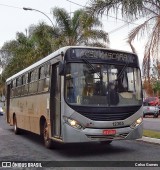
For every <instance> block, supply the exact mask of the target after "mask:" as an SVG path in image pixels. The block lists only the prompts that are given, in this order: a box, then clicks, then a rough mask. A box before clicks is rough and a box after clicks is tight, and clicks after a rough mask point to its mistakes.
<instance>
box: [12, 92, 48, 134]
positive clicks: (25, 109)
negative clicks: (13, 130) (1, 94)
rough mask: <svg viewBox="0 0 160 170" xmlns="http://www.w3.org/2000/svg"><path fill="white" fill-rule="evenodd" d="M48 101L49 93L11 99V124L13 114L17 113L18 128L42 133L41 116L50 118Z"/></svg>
mask: <svg viewBox="0 0 160 170" xmlns="http://www.w3.org/2000/svg"><path fill="white" fill-rule="evenodd" d="M48 101H49V94H48V93H44V94H41V95H33V96H32V95H31V96H26V97H20V98H13V99H11V103H10V108H11V109H10V113H11V114H10V119H11V125H13V114H14V113H15V115H16V118H17V126H18V128H20V129H24V130H28V131H31V132H33V133H36V134H40V118H41V116H44V117H45V118H46V120H48V119H49V111H48V110H47V102H48Z"/></svg>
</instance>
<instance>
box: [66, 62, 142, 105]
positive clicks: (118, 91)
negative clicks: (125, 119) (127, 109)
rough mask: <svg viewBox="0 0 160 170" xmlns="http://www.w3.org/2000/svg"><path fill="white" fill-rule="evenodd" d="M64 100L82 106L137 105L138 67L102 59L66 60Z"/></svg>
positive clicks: (139, 81)
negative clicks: (97, 60) (87, 60)
mask: <svg viewBox="0 0 160 170" xmlns="http://www.w3.org/2000/svg"><path fill="white" fill-rule="evenodd" d="M65 100H66V101H67V103H68V104H70V105H82V106H83V105H85V106H86V105H88V106H100V107H115V106H129V105H131V106H134V105H141V104H142V91H141V79H140V70H139V68H134V67H129V66H126V65H115V64H114V65H112V64H106V63H101V64H95V63H87V62H83V63H67V65H66V75H65Z"/></svg>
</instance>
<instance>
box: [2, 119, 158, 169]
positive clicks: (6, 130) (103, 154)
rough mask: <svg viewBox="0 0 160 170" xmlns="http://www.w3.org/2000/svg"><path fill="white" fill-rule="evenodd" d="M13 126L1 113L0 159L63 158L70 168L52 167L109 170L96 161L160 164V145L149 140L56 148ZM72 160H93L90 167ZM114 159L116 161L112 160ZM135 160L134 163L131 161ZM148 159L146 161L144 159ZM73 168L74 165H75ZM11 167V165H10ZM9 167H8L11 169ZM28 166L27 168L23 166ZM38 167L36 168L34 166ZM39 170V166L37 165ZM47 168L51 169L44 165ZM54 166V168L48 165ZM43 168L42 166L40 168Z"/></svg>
mask: <svg viewBox="0 0 160 170" xmlns="http://www.w3.org/2000/svg"><path fill="white" fill-rule="evenodd" d="M12 129H13V128H12V127H10V126H9V125H7V124H6V122H5V120H4V116H0V160H1V161H30V162H32V161H51V162H53V161H56V162H57V161H61V163H62V164H63V163H65V162H64V161H69V162H68V165H67V166H68V167H61V168H57V167H53V168H52V169H65V170H66V169H68V170H70V169H73V170H74V169H97V170H99V169H106V167H105V166H106V165H105V166H104V167H103V162H102V167H96V165H95V163H96V162H97V163H99V161H104V162H105V163H106V162H107V161H109V163H112V164H113V165H118V164H120V163H122V164H127V165H128V166H130V164H131V165H133V164H134V165H135V164H136V163H137V164H136V165H138V164H139V165H142V166H143V165H145V166H146V163H148V162H150V161H153V163H154V164H157V165H158V166H159V167H160V162H155V161H160V159H159V156H160V145H157V144H151V143H146V142H143V141H135V140H134V141H114V142H113V143H112V144H110V145H100V144H99V143H86V144H63V145H57V148H56V149H52V150H49V149H46V148H45V147H44V146H43V144H42V142H41V141H40V138H39V136H37V135H34V134H31V133H28V132H23V133H22V134H21V135H15V134H14V133H13V130H12ZM71 161H82V162H80V164H81V166H83V164H84V163H85V161H91V162H89V166H90V168H85V167H72V162H71ZM112 161H114V162H112ZM128 161H133V162H128ZM143 161H144V162H143ZM100 164H101V163H99V164H98V165H100ZM70 166H71V167H72V168H71V167H70ZM8 169H9V168H8ZM8 169H7V170H8ZM22 169H26V168H22ZM34 169H35V168H34ZM37 169H39V168H37ZM43 169H47V168H43ZM48 169H51V168H48ZM109 169H112V170H114V169H134V168H133V167H123V168H122V167H111V168H109ZM136 169H141V166H138V167H136ZM145 169H151V170H154V169H157V168H155V167H145ZM40 170H41V169H40Z"/></svg>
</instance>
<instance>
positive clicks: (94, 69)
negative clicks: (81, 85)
mask: <svg viewBox="0 0 160 170" xmlns="http://www.w3.org/2000/svg"><path fill="white" fill-rule="evenodd" d="M82 60H83V61H84V62H85V63H86V64H87V65H88V66H89V67H90V68H91V69H92V70H93V71H94V72H95V73H96V74H97V75H98V76H99V78H101V75H100V74H98V73H97V71H96V68H95V67H94V66H93V65H92V64H91V63H90V62H89V61H88V60H87V59H85V58H82Z"/></svg>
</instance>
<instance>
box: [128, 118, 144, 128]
mask: <svg viewBox="0 0 160 170" xmlns="http://www.w3.org/2000/svg"><path fill="white" fill-rule="evenodd" d="M142 121H143V118H142V117H140V118H138V119H137V120H136V121H135V122H134V123H133V124H132V125H131V126H130V127H131V128H132V129H134V128H135V127H137V126H139V125H140V124H141V123H142Z"/></svg>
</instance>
